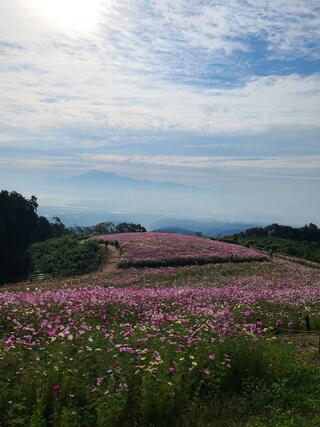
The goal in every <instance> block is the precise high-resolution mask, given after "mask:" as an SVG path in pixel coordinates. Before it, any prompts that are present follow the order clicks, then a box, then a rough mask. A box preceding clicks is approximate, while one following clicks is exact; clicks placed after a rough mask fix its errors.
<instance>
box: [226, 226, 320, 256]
mask: <svg viewBox="0 0 320 427" xmlns="http://www.w3.org/2000/svg"><path fill="white" fill-rule="evenodd" d="M223 240H224V241H227V242H232V243H238V244H241V245H244V246H252V247H254V248H256V249H262V250H266V251H272V252H278V253H280V254H283V255H289V256H294V257H298V258H304V259H307V260H310V261H315V262H320V229H319V228H318V227H317V225H315V224H312V223H311V224H308V225H305V226H303V227H300V228H294V227H290V226H285V225H279V224H271V225H268V226H267V227H255V228H250V229H249V230H246V231H243V232H241V233H238V234H234V235H232V236H228V237H225V238H224V239H223Z"/></svg>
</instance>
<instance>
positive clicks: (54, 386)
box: [52, 384, 61, 394]
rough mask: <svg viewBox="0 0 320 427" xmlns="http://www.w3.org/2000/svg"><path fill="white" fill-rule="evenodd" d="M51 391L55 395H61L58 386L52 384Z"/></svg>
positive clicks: (59, 386)
mask: <svg viewBox="0 0 320 427" xmlns="http://www.w3.org/2000/svg"><path fill="white" fill-rule="evenodd" d="M52 391H53V393H56V394H58V393H61V385H60V384H54V385H53V386H52Z"/></svg>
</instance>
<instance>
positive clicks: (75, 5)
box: [34, 0, 101, 32]
mask: <svg viewBox="0 0 320 427" xmlns="http://www.w3.org/2000/svg"><path fill="white" fill-rule="evenodd" d="M34 5H35V7H36V9H37V11H38V12H39V13H40V14H41V15H42V17H43V18H44V19H46V20H47V21H49V22H50V23H51V24H53V25H54V26H57V27H62V28H63V29H67V30H69V29H70V30H76V31H78V32H79V31H80V32H81V31H84V32H86V31H92V30H94V29H95V28H96V26H97V24H98V22H99V16H100V13H101V0H34Z"/></svg>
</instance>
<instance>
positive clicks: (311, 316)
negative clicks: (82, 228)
mask: <svg viewBox="0 0 320 427" xmlns="http://www.w3.org/2000/svg"><path fill="white" fill-rule="evenodd" d="M119 236H121V237H119ZM119 236H112V239H115V238H117V239H118V240H119V241H120V247H121V248H122V249H121V259H120V262H121V260H128V259H130V260H131V261H134V260H136V261H137V260H138V261H139V262H141V261H142V260H143V259H145V260H149V261H150V259H153V260H154V259H161V260H164V259H166V257H168V259H169V254H171V253H173V254H174V255H175V257H177V255H178V257H181V256H182V257H183V256H187V257H190V256H191V254H192V251H193V253H194V256H195V258H197V257H199V253H201V254H205V256H207V255H208V252H207V251H208V250H210V251H211V254H212V253H213V252H214V250H216V254H217V253H220V255H221V254H225V255H226V254H227V255H228V256H229V255H230V251H231V252H233V257H231V258H230V259H229V258H227V259H226V260H225V261H227V262H224V263H211V264H206V265H188V266H176V267H173V266H167V267H153V268H122V269H118V270H116V271H111V272H110V271H108V269H105V270H100V271H97V272H95V273H91V274H87V275H82V276H77V277H70V278H66V279H63V278H60V279H56V280H49V281H44V282H37V283H22V284H19V285H15V286H4V287H3V288H2V292H1V293H0V425H3V426H15V425H24V426H25V425H26V426H47V425H48V426H84V427H87V426H88V427H89V426H95V425H97V426H208V427H209V426H212V427H213V426H250V427H253V426H254V427H262V426H318V425H319V423H320V397H319V396H320V381H319V380H320V369H319V367H320V364H319V354H318V336H317V331H318V330H319V327H320V310H319V309H320V303H319V301H320V270H318V269H311V268H306V267H303V266H301V265H297V264H293V263H291V262H287V261H284V260H272V261H269V260H266V259H265V258H264V259H263V256H262V255H261V254H260V256H261V259H259V261H257V255H259V253H257V252H256V251H252V250H251V252H250V250H249V252H245V254H246V255H247V259H245V260H242V261H243V262H241V263H239V262H232V261H237V257H240V256H243V254H244V253H243V251H242V250H244V249H246V248H240V247H238V246H233V245H230V246H228V244H227V243H223V244H222V243H221V242H212V241H208V240H206V239H200V238H193V237H183V236H172V235H171V236H168V235H167V236H166V235H161V236H159V235H158V234H157V233H155V234H154V235H152V233H136V235H135V236H134V238H133V237H132V235H130V234H123V235H119ZM109 238H110V236H109ZM166 238H167V245H165V239H166ZM99 239H100V240H101V236H100V237H99ZM159 239H161V242H160V240H159ZM184 239H185V240H184ZM190 239H191V240H190ZM192 239H194V240H192ZM183 242H184V243H185V245H183V244H182V243H183ZM208 242H210V248H209V247H208ZM160 243H161V244H160ZM192 245H194V246H192ZM201 245H202V246H201ZM212 245H213V246H212ZM214 245H216V246H214ZM221 245H224V246H221ZM236 248H239V249H238V250H239V253H238V254H237V253H234V251H235V250H236ZM134 254H135V255H134ZM155 257H158V258H155ZM230 261H231V262H230ZM139 266H140V267H141V265H139ZM306 317H307V319H308V322H309V323H308V327H309V324H310V327H311V334H310V333H309V334H302V333H300V332H305V331H306V327H307V323H306ZM312 332H315V334H312Z"/></svg>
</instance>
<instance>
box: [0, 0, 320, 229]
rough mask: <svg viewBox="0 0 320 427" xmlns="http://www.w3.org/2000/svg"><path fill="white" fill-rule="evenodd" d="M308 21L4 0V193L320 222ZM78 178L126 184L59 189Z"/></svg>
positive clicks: (314, 25) (256, 11)
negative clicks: (108, 176)
mask: <svg viewBox="0 0 320 427" xmlns="http://www.w3.org/2000/svg"><path fill="white" fill-rule="evenodd" d="M319 21H320V5H319V2H318V1H316V0H310V1H308V2H301V0H281V1H279V2H276V4H275V2H274V3H273V2H261V1H257V0H249V1H242V0H227V1H224V2H220V1H214V2H213V1H209V0H208V1H202V0H201V1H200V0H176V1H174V2H170V1H169V0H163V1H161V2H152V1H151V2H148V1H146V0H136V1H129V0H123V1H122V2H117V1H115V0H29V1H28V2H26V1H23V0H11V1H10V2H4V1H3V2H1V3H0V56H1V61H0V187H1V189H8V190H16V191H18V192H20V193H22V194H23V195H25V196H30V195H31V194H35V195H36V196H37V197H38V201H39V204H40V206H42V207H44V208H51V207H52V209H53V211H54V209H56V210H59V209H62V208H64V207H66V208H68V209H71V210H73V211H74V212H77V210H78V211H79V210H80V211H81V210H87V211H90V209H92V211H94V210H96V211H97V212H100V211H106V212H114V211H117V212H119V211H120V212H127V213H130V214H132V215H135V214H136V213H139V212H140V213H141V214H146V213H150V214H155V215H156V214H159V215H162V216H166V215H167V216H176V217H183V216H185V217H190V218H202V219H203V220H206V219H210V220H212V221H225V222H237V221H239V222H245V223H261V224H266V223H270V222H279V223H284V224H290V225H303V224H305V223H310V222H314V223H316V224H320V197H319V183H320V141H319V138H320V120H319V118H320V100H319V94H320V43H319V42H320V31H319ZM89 171H102V172H103V171H105V172H114V173H116V174H117V175H120V176H125V177H129V178H130V179H131V180H132V181H130V180H128V181H127V182H123V184H121V185H120V184H119V186H118V187H117V188H115V187H114V183H109V184H108V182H107V180H105V181H104V180H103V179H102V180H101V182H99V183H97V182H96V181H95V182H91V183H90V182H88V183H85V184H84V182H83V181H81V183H80V182H77V180H76V179H75V180H74V181H73V184H72V185H71V184H70V181H68V180H70V179H71V177H77V176H82V175H84V174H86V173H88V172H89ZM143 180H146V181H151V182H154V183H155V184H154V185H153V184H146V185H145V186H143V185H142V184H141V185H140V186H139V184H137V183H136V181H143ZM179 186H180V187H179ZM197 188H198V189H197Z"/></svg>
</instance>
